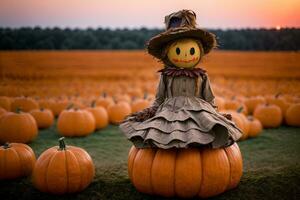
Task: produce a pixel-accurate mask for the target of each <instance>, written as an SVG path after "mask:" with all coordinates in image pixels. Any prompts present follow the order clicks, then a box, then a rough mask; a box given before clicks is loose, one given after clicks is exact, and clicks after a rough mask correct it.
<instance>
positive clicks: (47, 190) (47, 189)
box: [44, 152, 57, 192]
mask: <svg viewBox="0 0 300 200" xmlns="http://www.w3.org/2000/svg"><path fill="white" fill-rule="evenodd" d="M56 154H57V152H55V153H53V154H52V155H51V156H50V157H49V158H48V164H47V167H46V170H45V176H44V177H45V183H46V184H45V186H44V187H45V191H46V192H49V186H48V169H49V164H50V162H51V161H52V160H53V159H54V157H55V155H56Z"/></svg>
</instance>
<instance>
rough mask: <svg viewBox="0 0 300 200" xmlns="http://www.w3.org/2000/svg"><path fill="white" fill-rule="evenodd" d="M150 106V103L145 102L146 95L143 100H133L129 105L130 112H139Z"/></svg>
mask: <svg viewBox="0 0 300 200" xmlns="http://www.w3.org/2000/svg"><path fill="white" fill-rule="evenodd" d="M149 106H150V102H149V101H148V100H147V94H145V95H144V98H143V99H135V100H134V101H133V102H132V104H131V109H132V112H133V113H135V112H139V111H142V110H144V109H145V108H148V107H149Z"/></svg>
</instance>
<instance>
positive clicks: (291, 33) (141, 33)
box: [0, 27, 300, 51]
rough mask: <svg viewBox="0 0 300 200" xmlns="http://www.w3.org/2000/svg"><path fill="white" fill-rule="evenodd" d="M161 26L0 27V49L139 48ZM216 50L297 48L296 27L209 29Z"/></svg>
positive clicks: (298, 33) (299, 46)
mask: <svg viewBox="0 0 300 200" xmlns="http://www.w3.org/2000/svg"><path fill="white" fill-rule="evenodd" d="M162 31H163V30H162V29H147V28H140V29H126V28H125V29H115V30H111V29H103V28H98V29H90V28H89V29H68V28H66V29H61V28H43V29H42V28H39V27H35V28H17V29H13V28H0V49H1V50H24V49H28V50H30V49H57V50H60V49H143V48H145V43H146V42H147V40H149V38H151V37H152V36H154V35H156V34H158V33H160V32H162ZM210 31H211V32H213V33H214V34H216V35H217V39H218V44H219V49H225V50H264V51H277V50H286V51H288V50H289V51H290V50H292V51H299V50H300V29H299V28H284V29H280V30H276V29H239V30H236V29H230V30H220V29H215V30H210Z"/></svg>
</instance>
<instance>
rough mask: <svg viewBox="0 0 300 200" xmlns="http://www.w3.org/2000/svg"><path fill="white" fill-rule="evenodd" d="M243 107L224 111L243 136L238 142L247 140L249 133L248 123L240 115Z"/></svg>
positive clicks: (242, 114) (245, 118) (242, 115)
mask: <svg viewBox="0 0 300 200" xmlns="http://www.w3.org/2000/svg"><path fill="white" fill-rule="evenodd" d="M242 111H243V107H240V108H238V109H237V110H226V111H224V113H228V114H230V115H231V117H232V120H233V121H234V123H235V124H236V125H237V127H238V128H239V129H241V130H242V132H243V135H242V137H241V138H240V140H245V139H247V138H248V133H249V128H250V127H249V122H248V120H247V117H246V116H245V115H244V113H242Z"/></svg>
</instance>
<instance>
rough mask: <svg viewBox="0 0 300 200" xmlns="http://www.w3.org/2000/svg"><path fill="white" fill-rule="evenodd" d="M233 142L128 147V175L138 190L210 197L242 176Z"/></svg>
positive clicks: (170, 195)
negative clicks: (215, 146)
mask: <svg viewBox="0 0 300 200" xmlns="http://www.w3.org/2000/svg"><path fill="white" fill-rule="evenodd" d="M242 170H243V163H242V155H241V152H240V150H239V147H238V145H237V144H236V143H234V144H233V145H231V146H229V147H226V148H220V149H199V148H188V149H168V150H165V149H159V148H147V149H137V148H135V147H134V146H132V147H131V149H130V151H129V156H128V174H129V178H130V180H131V181H132V183H133V185H134V186H135V187H136V189H137V190H138V191H140V192H143V193H147V194H152V195H160V196H164V197H174V196H178V197H183V198H191V197H196V196H199V197H201V198H206V197H211V196H215V195H218V194H221V193H222V192H224V191H226V190H229V189H232V188H235V187H236V186H237V185H238V183H239V181H240V178H241V176H242Z"/></svg>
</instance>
